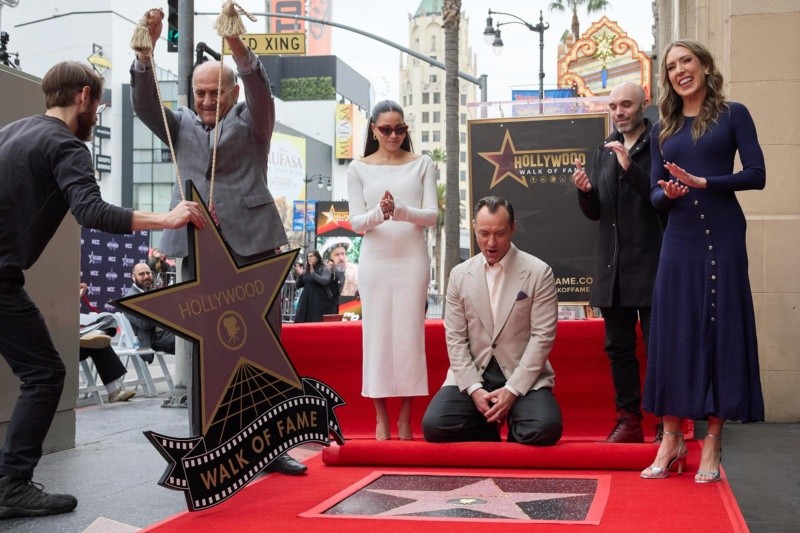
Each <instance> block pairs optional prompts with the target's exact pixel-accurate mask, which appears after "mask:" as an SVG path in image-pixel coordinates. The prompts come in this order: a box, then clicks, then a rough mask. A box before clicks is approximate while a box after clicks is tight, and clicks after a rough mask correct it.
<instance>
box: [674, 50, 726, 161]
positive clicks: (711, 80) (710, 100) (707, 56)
mask: <svg viewBox="0 0 800 533" xmlns="http://www.w3.org/2000/svg"><path fill="white" fill-rule="evenodd" d="M676 46H681V47H683V48H686V49H687V50H689V51H690V52H692V53H693V54H694V55H695V56H697V59H698V60H699V61H700V64H701V65H702V66H704V67H705V68H707V69H708V74H706V96H705V100H703V105H702V106H701V108H700V112H699V113H698V114H697V116H696V117H695V119H694V123H693V124H692V139H694V140H695V141H696V140H697V139H699V138H700V137H702V136H703V134H704V133H705V132H706V131H708V128H709V127H710V126H711V124H712V123H714V122H716V121H717V117H719V115H720V113H722V112H723V111H724V110H725V108H726V107H727V103H726V101H725V95H724V94H722V74H721V73H720V71H719V70H717V66H716V64H715V63H714V56H712V55H711V52H709V50H708V48H706V47H705V46H703V45H702V44H700V43H698V42H697V41H689V40H679V41H674V42H672V43H670V44H668V45H667V47H666V48H665V49H664V52H663V53H662V54H661V72H660V73H659V82H660V85H661V95H660V96H659V98H658V111H659V114H660V115H661V133H659V135H658V144H659V146H663V144H664V141H666V140H667V139H669V138H670V137H672V136H673V135H674V134H675V133H677V132H678V130H680V129H681V127H682V126H683V118H684V117H683V99H682V98H681V97H680V96H679V95H678V93H676V92H675V89H673V88H672V84H671V83H670V81H669V73H668V72H667V54H668V53H669V51H670V50H672V49H673V48H674V47H676Z"/></svg>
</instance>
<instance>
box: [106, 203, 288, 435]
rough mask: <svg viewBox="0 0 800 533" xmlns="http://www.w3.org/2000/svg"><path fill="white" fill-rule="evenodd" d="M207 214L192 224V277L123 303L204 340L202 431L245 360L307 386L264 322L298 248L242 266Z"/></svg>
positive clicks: (201, 350)
mask: <svg viewBox="0 0 800 533" xmlns="http://www.w3.org/2000/svg"><path fill="white" fill-rule="evenodd" d="M195 200H196V201H197V200H199V198H196V199H195ZM206 217H207V221H206V229H204V230H202V231H196V230H193V231H192V232H191V233H192V234H193V235H190V237H191V238H192V241H193V243H194V252H195V256H194V257H195V261H194V264H195V276H196V278H195V279H194V280H191V281H187V282H184V283H179V284H177V285H172V286H170V287H167V288H166V289H163V290H160V291H151V292H146V293H144V294H142V295H139V296H136V297H132V298H126V299H123V300H120V301H119V302H118V303H119V305H120V306H122V307H126V308H128V309H129V310H131V311H134V312H136V313H137V314H140V315H143V316H144V317H145V318H147V319H149V320H152V321H154V322H158V323H160V324H162V325H163V326H165V327H167V328H169V329H171V330H173V331H175V332H176V333H178V334H179V335H181V336H183V337H186V338H189V339H191V340H192V341H195V342H197V343H199V368H200V383H199V385H200V387H201V390H202V391H203V394H202V405H201V409H202V413H201V420H202V431H203V433H205V430H206V429H207V428H208V425H209V424H210V423H211V421H212V419H213V417H214V413H215V412H216V410H217V408H218V404H219V401H220V399H221V398H222V396H223V394H224V392H225V391H226V390H227V388H228V386H229V385H230V382H231V379H232V378H233V375H234V371H235V370H236V368H237V367H238V366H239V365H240V364H241V363H243V362H244V361H247V362H248V363H250V364H251V365H253V366H255V367H256V368H259V369H261V370H264V371H266V372H267V373H269V374H271V375H272V376H274V377H275V378H278V379H280V380H282V381H284V382H285V383H287V384H289V385H291V386H293V387H294V388H296V389H297V390H298V391H302V390H303V385H302V383H301V380H300V378H299V376H298V375H297V372H296V371H295V369H294V367H293V365H292V363H291V361H290V360H289V358H288V356H287V354H286V351H285V350H284V348H283V345H282V344H281V343H280V340H279V339H278V336H277V335H276V334H275V332H274V331H272V328H271V327H270V325H269V323H268V322H267V320H266V315H267V310H268V309H269V308H270V306H271V305H272V303H273V302H274V301H275V299H276V298H277V297H278V296H279V295H280V291H281V286H282V284H283V280H284V279H285V278H286V274H287V273H288V271H289V268H290V267H291V265H292V264H293V263H294V259H295V257H296V256H297V253H296V251H295V252H289V253H285V254H281V255H277V256H274V257H271V258H269V259H266V260H263V261H258V262H255V263H252V264H250V265H245V266H238V265H237V264H236V262H235V261H234V259H233V256H232V255H231V253H230V250H229V249H228V247H227V245H226V244H225V242H224V240H223V239H222V236H221V235H220V233H219V231H218V229H217V227H216V226H215V225H214V223H213V222H212V221H211V219H210V217H209V216H208V212H207V211H206Z"/></svg>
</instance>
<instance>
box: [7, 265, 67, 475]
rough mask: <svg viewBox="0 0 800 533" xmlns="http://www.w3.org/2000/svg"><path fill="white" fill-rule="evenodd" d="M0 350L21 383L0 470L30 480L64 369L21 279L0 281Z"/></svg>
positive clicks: (55, 401)
mask: <svg viewBox="0 0 800 533" xmlns="http://www.w3.org/2000/svg"><path fill="white" fill-rule="evenodd" d="M0 353H1V354H2V355H3V358H4V359H5V360H6V362H7V363H8V366H10V367H11V371H12V372H13V373H14V375H15V376H17V378H19V380H20V381H21V382H22V383H21V385H20V395H19V397H18V398H17V403H16V405H14V411H13V412H12V414H11V420H10V421H9V422H8V428H7V433H6V440H5V443H4V444H3V449H2V454H0V475H7V476H13V477H17V478H22V479H30V478H31V477H33V469H34V468H36V465H37V464H38V463H39V459H40V458H41V457H42V443H43V442H44V438H45V436H46V435H47V431H48V430H49V429H50V424H51V423H52V421H53V417H54V416H55V414H56V409H57V408H58V401H59V399H60V398H61V390H62V389H63V388H64V376H65V375H66V370H65V368H64V363H63V362H62V361H61V357H60V356H59V354H58V352H57V351H56V348H55V346H53V340H52V339H51V338H50V332H49V331H48V330H47V326H46V325H45V323H44V318H43V317H42V314H41V313H40V312H39V309H38V308H37V307H36V304H34V303H33V300H31V299H30V297H29V296H28V294H27V293H26V292H25V289H24V288H23V285H22V283H16V282H7V281H0ZM8 385H9V384H4V386H5V387H7V386H8Z"/></svg>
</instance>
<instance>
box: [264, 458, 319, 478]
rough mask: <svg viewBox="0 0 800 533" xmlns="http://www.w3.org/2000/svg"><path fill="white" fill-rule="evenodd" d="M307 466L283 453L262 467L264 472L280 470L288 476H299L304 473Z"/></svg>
mask: <svg viewBox="0 0 800 533" xmlns="http://www.w3.org/2000/svg"><path fill="white" fill-rule="evenodd" d="M306 470H308V467H307V466H306V465H304V464H303V463H301V462H299V461H295V460H294V459H292V458H291V457H289V456H288V455H286V454H285V453H284V454H282V455H279V456H278V457H277V458H276V459H275V460H274V461H272V463H270V465H269V466H268V467H267V468H265V469H264V471H265V472H280V473H281V474H287V475H289V476H299V475H300V474H305V472H306Z"/></svg>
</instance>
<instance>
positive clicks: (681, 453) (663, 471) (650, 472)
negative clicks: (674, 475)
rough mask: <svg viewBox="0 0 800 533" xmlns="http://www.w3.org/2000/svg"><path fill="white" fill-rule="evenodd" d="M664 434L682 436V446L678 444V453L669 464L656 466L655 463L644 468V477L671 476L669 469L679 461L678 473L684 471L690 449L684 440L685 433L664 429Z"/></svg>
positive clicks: (661, 477)
mask: <svg viewBox="0 0 800 533" xmlns="http://www.w3.org/2000/svg"><path fill="white" fill-rule="evenodd" d="M664 435H671V436H673V437H680V446H678V453H677V454H676V455H675V456H674V457H671V458H670V460H669V463H667V466H666V467H664V468H662V467H660V466H656V465H655V463H653V464H652V465H650V466H648V467H647V468H645V469H644V470H642V473H641V476H642V477H643V478H644V479H664V478H665V477H669V471H670V470H671V469H672V465H673V464H674V463H675V462H676V461H677V462H678V475H681V474H682V473H683V465H684V463H685V462H686V454H687V453H688V450H687V449H686V443H685V442H684V441H683V433H681V432H677V433H676V432H673V431H666V430H665V431H664Z"/></svg>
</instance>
